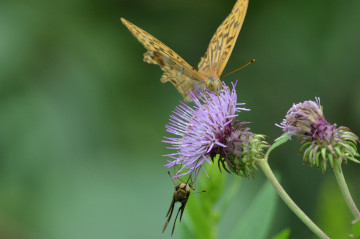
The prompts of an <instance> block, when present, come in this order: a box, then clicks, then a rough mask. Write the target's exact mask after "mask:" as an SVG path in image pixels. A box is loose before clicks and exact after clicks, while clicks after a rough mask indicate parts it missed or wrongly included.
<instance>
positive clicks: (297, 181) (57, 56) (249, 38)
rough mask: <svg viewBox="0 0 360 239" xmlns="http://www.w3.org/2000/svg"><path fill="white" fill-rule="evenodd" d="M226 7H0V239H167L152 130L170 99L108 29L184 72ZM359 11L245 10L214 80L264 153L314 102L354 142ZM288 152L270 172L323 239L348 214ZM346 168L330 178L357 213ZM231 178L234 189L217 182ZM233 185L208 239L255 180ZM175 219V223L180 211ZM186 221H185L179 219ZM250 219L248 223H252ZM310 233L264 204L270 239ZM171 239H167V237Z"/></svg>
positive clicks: (337, 234)
mask: <svg viewBox="0 0 360 239" xmlns="http://www.w3.org/2000/svg"><path fill="white" fill-rule="evenodd" d="M234 3H235V0H221V1H220V0H192V1H190V0H183V1H174V0H170V1H160V0H152V1H149V0H133V1H121V0H120V1H114V0H104V1H84V0H71V1H70V0H65V1H45V0H32V1H1V2H0V84H1V85H0V238H36V239H37V238H40V239H64V238H66V239H82V238H86V239H92V238H94V239H95V238H96V239H97V238H107V239H111V238H168V237H170V230H169V229H168V231H166V232H165V233H164V234H161V229H162V226H163V224H164V222H165V213H166V211H167V209H168V206H169V204H170V200H171V194H172V192H173V188H172V182H171V181H170V179H169V177H168V175H167V174H166V169H165V168H164V167H163V165H164V164H165V163H166V159H165V158H164V157H161V155H163V154H165V153H168V151H167V150H166V149H165V145H164V143H161V140H162V137H163V136H164V135H167V133H165V129H164V125H165V124H166V123H167V122H168V117H169V114H170V113H171V111H172V110H173V108H174V107H175V105H176V104H178V102H179V100H180V99H181V97H180V95H179V94H178V93H177V92H176V90H175V89H174V88H173V86H172V85H171V84H170V83H168V84H165V85H163V84H161V83H160V76H161V74H162V72H161V70H160V69H159V67H158V66H154V65H149V64H146V63H144V62H143V61H142V54H143V53H144V52H145V49H144V48H143V46H142V45H141V44H140V43H138V42H137V41H136V39H135V38H134V37H133V36H132V35H131V34H130V32H129V31H128V30H127V29H126V28H125V27H124V26H123V25H122V24H121V22H120V17H124V18H126V19H127V20H129V21H131V22H133V23H135V24H136V25H137V26H139V27H141V28H143V29H145V30H146V31H148V32H150V33H151V34H153V35H154V36H156V37H157V38H158V39H160V40H161V41H163V42H164V43H165V44H167V45H168V46H169V47H171V48H172V49H173V50H174V51H175V52H177V53H178V54H179V55H180V56H182V57H183V58H184V59H185V60H186V61H188V63H190V64H191V65H192V66H194V67H196V66H197V64H198V62H199V60H200V58H201V56H203V54H204V53H205V51H206V49H207V45H208V43H209V41H210V39H211V37H212V34H213V33H214V32H215V30H216V28H217V27H218V25H219V24H220V23H221V22H222V21H223V19H225V17H226V16H227V15H228V14H229V13H230V10H231V8H232V6H233V4H234ZM359 9H360V1H358V0H349V1H344V2H340V1H335V0H322V1H320V0H318V1H316V0H315V1H314V0H305V1H294V0H292V1H288V0H275V1H265V0H250V3H249V8H248V12H247V16H246V18H245V22H244V25H243V28H242V30H241V32H240V36H239V38H238V41H237V43H236V45H235V48H234V51H233V53H232V56H231V57H230V60H229V62H228V64H227V67H226V68H225V71H224V74H226V73H228V72H230V71H232V70H234V69H236V68H238V67H240V66H242V65H244V64H245V63H247V62H248V61H249V60H251V59H253V58H255V59H256V62H255V63H254V64H252V65H250V66H249V67H246V68H245V69H243V70H241V71H239V72H237V73H235V74H233V75H231V76H228V77H226V78H225V81H226V82H227V83H230V82H233V81H236V80H238V81H239V82H238V85H237V92H238V95H239V101H240V102H246V106H247V108H250V109H251V111H250V112H247V113H241V119H243V120H245V121H251V122H253V124H252V126H251V127H252V129H253V131H254V132H256V133H262V134H266V135H268V136H269V137H268V140H269V141H270V142H272V140H274V139H275V138H277V137H278V136H279V135H280V134H281V130H280V129H279V128H277V127H275V125H274V124H275V123H280V122H281V121H282V118H283V117H284V115H285V113H286V112H287V110H288V109H289V108H290V106H291V105H292V103H297V102H301V101H304V100H311V99H314V97H315V96H319V97H320V98H321V102H322V105H323V106H324V113H325V116H326V117H327V119H328V121H329V122H331V123H337V124H338V125H344V126H348V127H349V128H350V129H352V130H353V131H354V132H355V133H356V134H360V124H359V121H360V96H359V94H358V93H359V90H360V81H359V74H360V67H359V62H360V44H359V43H360V29H359V23H360V14H359ZM298 148H299V144H298V142H296V141H295V140H293V141H292V142H290V143H288V144H287V145H286V146H283V147H281V148H279V149H278V150H276V151H275V152H274V153H273V154H272V157H271V159H270V165H271V166H272V167H273V169H274V170H276V171H277V172H278V173H279V174H281V177H282V182H283V186H284V187H285V189H286V190H288V193H289V194H290V195H291V196H292V197H293V199H294V200H295V202H297V203H298V205H299V206H300V207H301V208H302V209H303V210H304V211H305V212H306V213H308V214H309V216H310V217H311V218H312V219H314V221H315V222H318V223H319V225H320V227H321V228H322V229H323V230H324V231H325V232H327V233H328V234H329V235H330V236H331V237H332V238H342V236H344V235H346V234H348V233H350V225H349V220H350V219H351V216H350V214H349V213H348V210H347V208H346V206H345V203H344V201H343V200H341V195H340V192H339V190H338V188H337V185H336V182H335V181H334V176H333V173H332V172H331V170H328V171H327V172H326V174H325V175H322V173H321V171H320V170H318V169H316V168H313V169H312V168H310V167H308V166H307V165H303V163H302V161H301V156H300V155H298V154H297V151H298ZM359 170H360V166H359V165H355V164H354V163H349V165H348V166H344V171H345V177H346V179H347V182H348V184H349V186H350V189H351V191H352V194H353V197H354V198H355V201H356V203H357V204H358V205H359V206H360V189H359V187H358V186H357V185H358V182H359V180H360V174H359ZM231 177H235V176H231ZM255 178H256V179H255V180H252V179H249V180H246V179H245V180H243V183H242V190H241V193H240V194H239V195H238V196H237V200H236V201H235V202H234V205H233V206H232V209H233V210H232V211H231V213H229V214H228V215H227V216H225V219H224V220H225V221H224V222H222V223H221V225H220V226H221V227H220V229H219V233H220V236H219V238H222V236H221V235H223V234H226V233H227V231H228V230H229V229H230V228H232V227H234V225H235V224H234V223H233V222H234V220H236V218H237V217H238V215H241V214H242V213H243V211H244V209H245V208H246V206H247V204H249V203H250V202H251V200H252V198H251V195H253V194H254V193H256V191H257V190H258V189H259V185H260V184H261V182H262V181H263V180H264V177H263V175H262V173H261V172H258V173H257V174H256V175H255ZM187 210H188V209H187ZM185 214H186V210H185ZM259 217H261V215H259ZM286 227H289V228H290V229H291V230H292V236H291V238H310V237H313V235H312V233H311V232H310V231H309V230H308V229H307V228H306V227H305V226H304V225H303V224H302V223H301V222H300V221H299V220H298V218H297V217H296V216H295V215H294V214H293V213H292V212H290V211H289V210H288V209H287V208H286V207H285V205H284V204H283V203H282V201H279V202H278V207H277V212H276V218H275V219H274V222H273V226H272V230H271V233H270V235H273V234H276V233H277V232H279V231H280V230H282V229H283V228H286ZM173 238H178V235H177V233H176V232H175V235H174V237H173Z"/></svg>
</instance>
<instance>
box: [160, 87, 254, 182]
mask: <svg viewBox="0 0 360 239" xmlns="http://www.w3.org/2000/svg"><path fill="white" fill-rule="evenodd" d="M232 85H233V89H232V90H231V91H230V89H229V88H228V87H227V86H226V85H225V83H223V88H222V89H221V90H220V92H219V94H218V95H216V94H214V93H212V92H210V91H206V92H204V93H201V92H196V93H193V92H192V93H190V97H191V98H192V101H193V103H194V104H195V105H194V107H193V108H192V107H190V106H188V105H186V104H185V103H183V102H181V103H180V105H179V106H177V107H176V108H175V110H174V111H173V115H171V116H170V123H169V124H168V125H166V131H168V132H169V133H171V134H174V135H176V136H178V137H164V138H165V139H166V140H164V141H163V142H165V143H169V144H171V146H170V147H167V148H169V149H174V150H177V152H175V153H172V154H168V155H164V156H168V157H170V158H172V159H173V161H171V160H168V162H169V163H168V164H166V165H165V166H166V167H173V166H176V165H181V167H180V170H179V171H178V172H177V173H176V175H175V177H179V176H183V175H186V174H189V173H193V172H194V174H195V178H196V177H197V176H198V173H199V169H201V168H203V164H204V163H205V162H208V163H210V164H211V161H213V157H214V156H215V155H216V154H220V156H221V159H219V164H220V162H222V163H223V166H224V161H223V160H226V162H227V163H228V165H230V167H233V164H232V163H231V162H230V157H229V155H230V152H228V153H227V152H226V151H227V150H228V149H230V148H231V149H232V153H234V147H229V146H231V145H233V143H234V137H236V136H237V139H236V140H237V142H239V143H240V139H241V137H240V131H239V129H240V127H241V126H243V125H244V124H247V123H246V122H241V123H239V122H237V121H236V120H235V117H236V116H237V113H239V112H241V111H249V110H248V109H245V108H242V107H239V106H241V105H244V103H237V94H236V91H235V85H236V84H232ZM236 130H237V132H236ZM241 131H242V132H243V134H242V135H241V136H242V137H243V138H244V137H245V136H244V134H248V135H251V136H252V133H250V132H248V130H247V129H241ZM237 150H238V151H239V149H237ZM222 153H223V154H222ZM239 156H240V155H239ZM219 167H220V166H219ZM225 169H226V168H225ZM183 170H185V172H183Z"/></svg>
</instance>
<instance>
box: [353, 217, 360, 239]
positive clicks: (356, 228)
mask: <svg viewBox="0 0 360 239" xmlns="http://www.w3.org/2000/svg"><path fill="white" fill-rule="evenodd" d="M352 231H353V234H354V236H355V237H358V236H360V221H357V222H356V223H355V224H354V225H353V226H352Z"/></svg>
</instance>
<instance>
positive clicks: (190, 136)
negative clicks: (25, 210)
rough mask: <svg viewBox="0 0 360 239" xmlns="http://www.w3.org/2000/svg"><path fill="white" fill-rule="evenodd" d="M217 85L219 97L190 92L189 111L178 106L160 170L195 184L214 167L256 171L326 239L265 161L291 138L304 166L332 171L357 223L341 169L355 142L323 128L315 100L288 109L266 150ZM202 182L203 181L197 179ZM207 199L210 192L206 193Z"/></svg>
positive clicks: (342, 130) (346, 133)
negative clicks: (280, 132) (174, 169)
mask: <svg viewBox="0 0 360 239" xmlns="http://www.w3.org/2000/svg"><path fill="white" fill-rule="evenodd" d="M235 86H236V84H232V89H230V88H229V87H228V86H226V84H225V83H223V88H222V89H221V90H220V92H219V94H214V93H212V92H210V91H205V92H191V93H190V97H191V99H192V102H193V103H194V105H193V106H192V107H191V106H189V105H186V104H185V103H180V105H179V106H177V107H176V108H175V110H174V111H173V114H172V115H171V116H170V123H169V124H168V125H166V130H167V131H168V132H169V133H171V134H173V135H174V136H173V137H165V140H164V141H163V142H165V143H167V144H170V146H168V148H169V149H172V150H175V152H173V153H171V154H167V155H165V156H167V157H168V158H169V159H168V163H167V164H166V165H165V166H166V167H174V166H179V165H180V169H179V170H178V171H177V173H176V174H175V176H174V177H180V176H183V175H188V174H190V175H191V176H192V177H193V178H194V182H196V180H197V178H198V176H199V172H200V169H203V170H204V172H205V174H206V175H207V171H206V169H205V166H206V165H207V166H208V165H211V164H217V167H218V168H219V170H220V171H226V172H228V173H235V174H236V175H238V176H241V177H245V178H249V177H250V176H251V177H252V178H255V172H256V171H259V169H260V170H261V171H262V172H263V173H264V174H265V176H266V177H267V178H268V180H269V182H270V183H271V184H272V186H273V187H274V189H275V190H276V192H277V193H278V195H279V196H280V197H281V198H282V199H283V201H284V202H285V204H286V205H287V206H288V207H289V208H290V209H291V210H292V211H293V212H294V213H295V214H296V215H297V216H298V217H299V219H300V220H302V222H303V223H305V225H306V226H308V227H309V229H310V230H311V231H313V232H314V233H315V235H317V236H318V237H319V238H329V237H328V236H327V235H326V234H325V233H324V232H323V231H322V230H321V229H320V228H319V227H318V226H317V225H316V224H315V223H314V222H313V221H312V220H311V219H310V218H309V217H308V216H307V215H306V214H305V213H304V212H303V211H302V210H301V209H300V208H299V207H298V206H297V205H296V204H295V202H294V201H293V200H292V199H291V198H290V197H289V195H288V194H287V193H286V191H285V190H284V189H283V187H282V186H281V185H280V183H279V181H278V180H277V178H276V177H275V175H274V173H273V171H272V170H271V168H270V166H269V163H268V159H269V156H270V153H271V152H272V150H274V149H275V148H277V147H278V146H280V145H282V144H284V143H286V142H287V141H288V140H289V139H291V138H292V137H296V138H298V139H299V140H300V142H301V143H302V147H301V149H300V151H301V152H303V153H304V157H303V158H304V162H307V163H309V164H310V165H311V166H314V165H316V166H318V167H320V168H321V169H322V171H323V173H325V171H326V169H327V167H328V166H327V165H328V163H329V164H330V166H331V168H333V169H334V173H335V176H336V178H337V180H338V183H339V186H340V189H341V191H342V193H343V195H344V198H345V200H346V202H347V204H348V206H349V208H350V209H351V211H352V213H353V215H354V218H355V221H358V220H359V218H360V216H359V215H360V214H359V211H358V210H357V208H356V206H355V203H354V201H353V200H352V198H351V196H350V193H349V190H348V188H347V186H346V183H345V180H344V177H343V174H342V170H341V165H342V163H343V162H344V163H347V162H348V161H349V160H350V161H353V162H357V163H358V162H359V161H358V160H357V159H356V157H358V156H359V154H358V153H357V142H359V138H358V137H357V136H356V135H355V134H354V133H352V132H351V131H350V129H348V128H346V127H337V126H336V124H329V123H328V122H327V121H326V119H325V117H324V115H323V109H322V106H321V105H320V99H319V98H316V100H315V101H305V102H304V103H301V104H297V105H294V106H293V107H292V108H291V109H290V110H289V111H288V113H287V115H286V117H285V119H284V120H283V122H282V123H281V124H280V125H277V126H278V127H280V128H281V129H282V130H283V131H284V134H283V135H282V136H281V137H280V138H278V139H277V140H276V141H275V142H274V143H273V144H272V145H270V144H269V143H268V142H267V141H266V140H265V139H266V137H265V136H264V135H262V134H256V133H253V132H252V131H251V129H250V127H249V125H250V123H249V122H245V121H240V120H239V118H241V115H242V114H244V113H245V112H248V111H249V109H246V108H244V107H243V106H244V103H238V102H237V94H236V91H235ZM202 180H204V179H202ZM209 193H211V192H209Z"/></svg>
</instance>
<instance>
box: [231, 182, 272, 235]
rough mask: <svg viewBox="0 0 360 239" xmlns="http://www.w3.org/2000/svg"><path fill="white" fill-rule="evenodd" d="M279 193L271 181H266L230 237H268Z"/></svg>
mask: <svg viewBox="0 0 360 239" xmlns="http://www.w3.org/2000/svg"><path fill="white" fill-rule="evenodd" d="M277 198H278V197H277V195H276V192H275V189H274V188H273V187H272V185H271V184H270V182H268V181H266V182H265V183H264V185H263V186H262V188H261V189H260V191H259V192H258V194H257V195H256V197H255V198H254V200H253V202H252V203H251V205H250V207H249V208H248V210H247V211H246V212H245V214H244V215H243V216H242V217H241V218H240V220H239V221H238V222H237V224H236V225H235V227H234V228H235V229H234V231H233V232H232V234H231V236H230V239H239V238H257V239H262V238H268V237H267V234H268V232H269V229H270V227H271V223H272V219H273V217H274V215H275V209H276V202H277Z"/></svg>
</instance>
